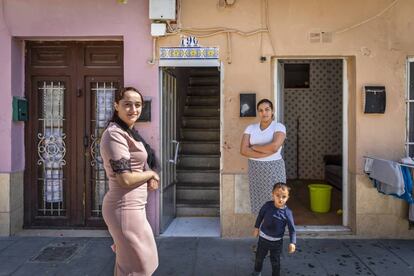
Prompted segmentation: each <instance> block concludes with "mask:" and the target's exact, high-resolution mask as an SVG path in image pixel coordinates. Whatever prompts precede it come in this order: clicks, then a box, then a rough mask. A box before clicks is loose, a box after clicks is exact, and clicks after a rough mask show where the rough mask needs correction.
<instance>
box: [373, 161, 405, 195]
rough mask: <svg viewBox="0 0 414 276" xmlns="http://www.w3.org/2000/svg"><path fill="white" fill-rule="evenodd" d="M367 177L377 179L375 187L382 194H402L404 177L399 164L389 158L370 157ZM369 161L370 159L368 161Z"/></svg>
mask: <svg viewBox="0 0 414 276" xmlns="http://www.w3.org/2000/svg"><path fill="white" fill-rule="evenodd" d="M371 160H372V166H371V172H370V173H369V177H370V178H372V179H374V180H376V181H377V183H376V184H377V186H376V187H377V189H378V191H380V192H383V193H384V194H396V195H398V196H401V195H402V194H404V192H405V190H404V177H403V174H402V171H401V166H400V164H398V163H397V162H394V161H390V160H381V159H371ZM368 162H371V161H368Z"/></svg>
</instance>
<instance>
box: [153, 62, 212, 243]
mask: <svg viewBox="0 0 414 276" xmlns="http://www.w3.org/2000/svg"><path fill="white" fill-rule="evenodd" d="M160 73H161V78H160V80H161V83H160V85H161V126H162V127H161V140H162V141H161V159H162V160H161V163H162V175H161V182H162V183H161V216H160V219H161V223H160V226H161V227H160V229H161V234H162V235H164V236H220V220H219V214H220V191H219V187H220V185H219V182H220V177H219V170H220V72H219V70H218V68H217V67H161V69H160Z"/></svg>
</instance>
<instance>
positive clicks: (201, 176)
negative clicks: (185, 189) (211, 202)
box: [177, 168, 220, 183]
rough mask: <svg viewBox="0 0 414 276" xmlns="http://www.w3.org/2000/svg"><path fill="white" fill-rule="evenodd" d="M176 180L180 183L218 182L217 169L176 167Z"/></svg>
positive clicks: (218, 174)
mask: <svg viewBox="0 0 414 276" xmlns="http://www.w3.org/2000/svg"><path fill="white" fill-rule="evenodd" d="M177 182H180V183H218V182H220V173H219V170H212V169H205V168H198V169H197V170H193V169H179V168H178V169H177Z"/></svg>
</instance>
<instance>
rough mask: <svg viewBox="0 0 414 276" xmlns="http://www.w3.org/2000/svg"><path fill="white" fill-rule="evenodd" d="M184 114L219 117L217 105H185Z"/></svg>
mask: <svg viewBox="0 0 414 276" xmlns="http://www.w3.org/2000/svg"><path fill="white" fill-rule="evenodd" d="M184 116H192V117H219V116H220V108H219V107H208V106H195V105H192V106H185V107H184Z"/></svg>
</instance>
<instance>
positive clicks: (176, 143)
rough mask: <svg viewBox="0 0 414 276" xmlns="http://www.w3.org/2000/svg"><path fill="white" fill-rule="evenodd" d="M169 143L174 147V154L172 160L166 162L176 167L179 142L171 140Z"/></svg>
mask: <svg viewBox="0 0 414 276" xmlns="http://www.w3.org/2000/svg"><path fill="white" fill-rule="evenodd" d="M171 143H173V144H175V145H176V146H175V153H174V159H170V160H168V162H170V163H173V164H175V165H177V159H178V151H179V149H180V142H178V141H177V140H172V141H171Z"/></svg>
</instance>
